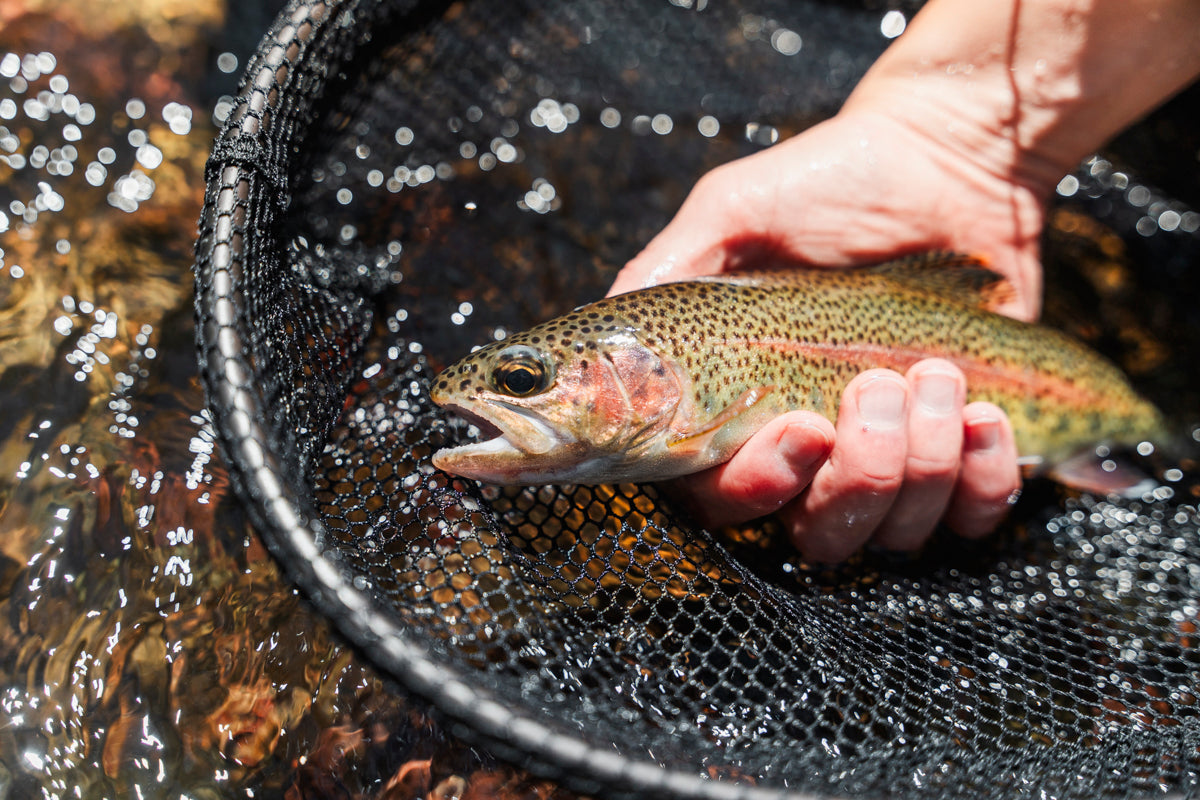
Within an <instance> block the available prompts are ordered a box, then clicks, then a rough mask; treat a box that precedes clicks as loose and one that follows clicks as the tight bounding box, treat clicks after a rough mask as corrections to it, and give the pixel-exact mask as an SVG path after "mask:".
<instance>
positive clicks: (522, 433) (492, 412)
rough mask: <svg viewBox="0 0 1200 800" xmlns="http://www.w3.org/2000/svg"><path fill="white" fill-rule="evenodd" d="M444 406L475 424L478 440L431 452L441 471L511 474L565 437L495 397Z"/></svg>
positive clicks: (489, 475)
mask: <svg viewBox="0 0 1200 800" xmlns="http://www.w3.org/2000/svg"><path fill="white" fill-rule="evenodd" d="M443 408H445V409H446V410H447V411H450V412H452V413H454V414H457V415H458V416H459V417H461V418H462V419H464V420H465V421H466V422H468V423H469V424H471V425H473V426H475V428H476V429H478V431H479V435H480V437H481V438H480V440H479V441H475V442H470V443H468V444H463V445H458V446H457V447H446V448H443V449H441V450H438V451H437V452H436V453H434V454H433V465H434V466H435V467H437V468H438V469H440V470H443V471H445V472H450V473H453V474H455V475H461V476H463V477H467V478H475V479H476V480H484V481H487V480H496V479H499V478H502V477H511V471H512V470H513V468H514V467H516V466H517V465H518V463H520V465H521V466H526V467H527V466H528V464H527V459H528V457H529V456H531V455H532V456H538V455H543V454H545V453H549V452H550V451H551V450H553V449H554V448H556V447H558V446H559V445H560V444H562V443H563V442H564V441H565V439H564V437H562V436H561V435H559V433H558V432H557V431H555V430H554V429H553V428H552V427H551V426H550V425H549V424H548V423H547V422H546V421H545V420H543V419H542V418H541V417H540V416H539V415H537V414H536V413H534V412H532V411H530V410H528V409H526V408H522V407H521V406H517V405H513V404H510V403H506V402H503V401H498V400H487V399H483V400H478V401H476V402H471V403H469V404H464V403H446V404H445V405H444V406H443Z"/></svg>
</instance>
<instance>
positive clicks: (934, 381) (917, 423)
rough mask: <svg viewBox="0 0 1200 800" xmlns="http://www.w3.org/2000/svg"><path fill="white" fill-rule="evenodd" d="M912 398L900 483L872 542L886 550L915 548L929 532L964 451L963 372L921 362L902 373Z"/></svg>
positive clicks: (937, 362) (935, 362)
mask: <svg viewBox="0 0 1200 800" xmlns="http://www.w3.org/2000/svg"><path fill="white" fill-rule="evenodd" d="M905 377H906V378H907V380H908V384H909V386H910V387H911V391H912V395H913V399H912V403H911V405H910V407H909V412H908V451H907V456H906V458H905V463H904V483H903V484H902V485H901V487H900V492H899V494H898V495H897V496H896V500H895V502H893V503H892V507H891V509H890V510H889V511H888V514H887V517H886V518H885V519H884V520H883V523H882V524H881V525H880V527H879V529H878V530H876V532H875V536H874V541H875V543H876V544H878V545H879V546H881V547H885V548H888V549H890V550H913V549H916V548H917V547H920V546H921V545H922V544H923V543H924V542H925V540H926V539H927V538H928V537H929V534H931V533H932V532H933V529H934V527H935V526H936V525H937V522H938V520H939V519H940V518H941V516H942V514H943V513H944V512H945V511H946V506H947V505H948V504H949V502H950V495H951V492H953V490H954V483H955V480H956V479H957V478H958V468H959V462H960V461H961V459H962V448H963V417H962V412H963V403H964V402H965V400H966V394H967V386H966V379H965V378H964V377H963V374H962V370H960V369H959V368H958V367H956V366H954V365H953V364H951V363H950V362H949V361H945V360H943V359H927V360H925V361H921V362H919V363H917V364H915V365H913V367H912V368H911V369H909V371H908V373H907V374H906V375H905Z"/></svg>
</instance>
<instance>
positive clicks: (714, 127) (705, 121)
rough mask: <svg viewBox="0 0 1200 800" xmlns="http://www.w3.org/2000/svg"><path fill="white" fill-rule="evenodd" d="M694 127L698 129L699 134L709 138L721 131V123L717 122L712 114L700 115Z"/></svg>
mask: <svg viewBox="0 0 1200 800" xmlns="http://www.w3.org/2000/svg"><path fill="white" fill-rule="evenodd" d="M696 127H697V128H698V129H699V131H700V135H701V136H707V137H709V138H712V137H713V136H716V135H717V134H718V133H720V132H721V123H720V122H718V121H717V118H716V117H713V116H703V117H701V118H700V122H699V123H698V124H697V125H696Z"/></svg>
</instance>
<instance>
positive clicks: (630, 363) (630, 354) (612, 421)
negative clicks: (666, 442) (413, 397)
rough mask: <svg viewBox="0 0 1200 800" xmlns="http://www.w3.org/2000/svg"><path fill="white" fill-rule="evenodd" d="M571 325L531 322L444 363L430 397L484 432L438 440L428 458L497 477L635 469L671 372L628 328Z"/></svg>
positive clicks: (662, 410)
mask: <svg viewBox="0 0 1200 800" xmlns="http://www.w3.org/2000/svg"><path fill="white" fill-rule="evenodd" d="M578 327H585V328H589V330H587V331H585V332H580V331H579V330H577V329H570V328H569V327H568V328H567V329H562V328H559V329H555V328H550V329H547V328H546V327H545V326H543V327H540V328H534V329H532V330H530V331H527V332H525V333H523V334H518V335H517V336H514V337H511V338H510V339H507V340H505V341H503V342H494V343H492V344H490V345H487V346H485V347H483V348H480V349H479V350H476V351H475V352H474V353H472V354H471V355H469V356H467V357H466V358H464V359H463V360H461V361H459V362H458V363H457V364H454V365H453V366H451V367H449V368H448V369H446V370H445V371H444V372H442V374H441V375H439V376H438V377H437V378H436V379H435V380H434V383H433V388H432V390H431V397H432V399H433V401H434V402H435V403H437V404H438V405H439V406H442V407H444V408H446V409H447V410H449V411H453V412H455V413H456V414H458V415H459V416H461V417H463V418H465V419H466V420H468V421H469V422H471V423H473V424H474V425H475V426H476V427H477V428H478V429H479V431H480V433H481V434H482V435H484V436H485V437H488V438H485V439H484V440H482V441H478V442H474V443H470V444H466V445H461V446H458V447H451V448H446V449H443V450H439V451H438V452H437V453H435V454H434V456H433V464H434V466H436V467H437V468H438V469H441V470H445V471H446V472H450V473H453V474H455V475H460V476H463V477H467V478H473V479H475V480H479V481H483V482H486V483H501V484H539V483H564V482H567V483H606V482H611V481H614V480H626V479H628V480H634V479H637V478H636V476H635V477H628V476H627V475H626V472H625V470H627V465H629V464H635V463H638V462H639V461H641V460H642V456H644V454H645V450H646V448H647V447H648V446H650V444H651V443H652V442H653V441H656V440H661V439H662V438H664V437H663V436H662V435H661V434H662V431H663V430H664V429H665V428H666V426H667V425H668V424H669V423H670V420H671V417H672V415H673V414H674V412H675V409H676V407H677V406H678V405H679V400H680V397H681V391H680V383H679V378H678V375H677V373H676V372H675V370H673V369H672V368H671V367H670V366H669V365H668V364H667V363H665V362H664V360H663V359H662V358H660V356H659V355H658V354H657V353H656V352H655V351H654V350H653V349H651V348H650V347H647V346H646V345H645V344H643V343H642V342H641V341H640V340H639V339H638V337H637V335H636V332H634V331H630V330H628V329H623V328H621V327H620V326H615V325H614V326H606V327H601V326H596V327H594V328H593V327H591V326H576V328H578Z"/></svg>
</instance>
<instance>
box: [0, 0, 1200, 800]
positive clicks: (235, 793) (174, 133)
mask: <svg viewBox="0 0 1200 800" xmlns="http://www.w3.org/2000/svg"><path fill="white" fill-rule="evenodd" d="M4 13H6V14H7V12H4ZM271 13H272V9H267V8H262V7H243V6H236V5H235V6H231V7H230V8H225V7H224V6H222V5H221V4H220V3H217V2H198V3H191V4H189V5H188V7H187V8H186V9H183V10H180V9H177V8H174V7H172V6H171V5H170V4H167V3H164V4H159V3H156V2H145V3H138V4H129V5H127V6H121V7H117V6H111V7H110V6H103V7H100V8H99V9H98V8H97V7H96V6H95V5H94V4H88V3H83V2H77V3H76V2H71V0H63V2H60V3H58V4H56V5H54V6H52V7H51V11H50V12H49V13H43V14H25V15H17V16H15V17H10V16H4V17H3V19H4V25H3V29H2V31H0V250H2V251H3V252H0V606H2V607H3V612H4V613H2V614H0V800H8V798H24V797H57V796H64V797H65V796H78V797H96V798H99V797H113V796H135V795H136V796H154V797H168V798H174V797H191V798H201V797H211V798H215V797H251V796H254V797H264V796H265V797H282V796H285V795H286V796H288V797H327V796H354V797H357V796H379V795H382V794H383V793H384V792H385V791H392V792H395V793H396V794H397V795H400V796H414V795H425V794H426V793H432V794H433V796H436V797H451V796H454V797H457V796H460V795H462V794H463V793H464V792H465V791H467V790H468V788H472V789H474V790H476V791H479V792H481V793H488V792H491V793H493V794H495V793H511V794H522V793H527V794H528V793H534V792H535V791H536V792H540V793H542V794H543V795H549V794H552V793H554V792H556V791H557V790H556V789H555V788H554V787H553V786H550V785H549V784H535V783H533V782H531V780H530V779H529V778H528V777H527V776H525V775H523V774H522V773H519V772H516V771H514V770H511V769H508V768H503V767H497V766H495V765H493V764H492V763H490V762H488V761H486V760H485V759H483V758H482V757H481V756H479V755H478V754H476V753H475V752H473V751H471V750H469V749H467V748H465V747H464V746H463V745H461V744H460V743H458V742H456V741H455V740H453V739H451V738H449V737H448V736H446V735H445V734H443V733H442V732H440V731H439V730H438V729H437V728H436V727H435V726H434V725H433V724H432V723H431V722H430V721H429V720H428V718H427V717H425V716H424V715H423V714H422V713H421V711H420V710H419V709H418V708H416V707H414V706H413V705H412V704H411V703H410V702H409V701H408V700H407V699H406V698H404V697H403V696H402V695H400V694H398V693H396V692H394V691H392V690H391V689H390V688H389V687H388V686H387V685H386V684H385V683H384V682H383V681H382V680H381V678H380V677H379V676H378V675H376V674H375V673H374V672H373V671H372V670H371V669H370V668H369V667H367V666H366V665H364V664H363V663H362V661H361V660H360V659H358V658H357V657H356V656H355V655H354V654H353V653H352V652H351V651H349V650H348V649H347V648H345V647H344V646H343V645H342V644H341V643H340V642H339V640H338V639H337V638H336V636H335V635H334V634H333V633H332V632H331V631H330V630H329V628H328V626H327V625H326V624H325V623H324V622H323V621H322V620H321V619H319V618H317V617H316V616H315V615H314V613H313V612H312V611H311V610H310V609H309V608H308V607H307V606H306V605H305V604H304V603H303V601H302V600H301V599H300V598H298V597H297V596H296V594H295V593H294V591H293V590H292V588H291V587H290V585H289V584H288V583H287V582H286V581H284V580H283V579H282V577H281V575H280V573H279V570H278V569H277V567H276V566H275V564H274V563H273V562H272V561H271V559H270V558H269V557H268V555H267V554H266V552H265V551H264V549H263V548H262V546H261V544H260V542H259V541H258V539H257V538H256V537H255V535H254V533H253V532H252V531H251V530H250V528H249V526H248V524H247V522H246V520H245V517H244V514H243V511H242V507H241V505H240V503H239V502H238V501H236V500H235V499H233V498H231V497H230V495H229V487H228V482H227V479H226V474H225V471H224V468H223V466H222V465H221V463H220V458H219V456H218V454H217V453H216V452H215V451H214V447H213V431H212V427H211V422H210V420H209V419H208V417H207V416H206V414H205V411H204V398H203V393H202V391H201V389H200V387H199V385H198V383H197V378H196V369H195V354H194V349H193V339H192V308H191V302H192V286H191V279H192V278H191V271H190V265H191V247H192V239H193V236H194V228H195V220H196V218H197V216H198V213H199V208H200V201H201V192H202V188H203V165H204V160H205V158H206V157H207V154H208V147H209V145H210V143H211V140H212V136H213V134H214V130H215V127H214V126H215V124H216V123H217V122H219V120H220V118H221V115H222V114H223V113H225V112H227V110H228V103H227V101H224V100H222V99H221V96H222V95H223V94H224V93H227V92H230V91H232V89H233V86H234V82H235V76H236V75H237V72H238V70H239V69H240V66H241V65H244V63H245V58H246V54H247V53H248V52H249V50H250V48H251V47H252V46H253V45H254V44H255V41H256V39H257V35H258V32H260V31H263V30H265V28H266V26H267V22H268V20H269V18H270V16H271ZM239 15H240V16H239ZM893 25H894V23H893ZM771 44H772V46H773V47H775V48H776V49H777V50H778V51H779V52H780V53H785V54H786V53H787V52H790V51H793V50H795V49H796V48H801V47H804V46H808V45H807V44H805V43H803V42H802V40H801V39H800V37H799V35H798V34H795V33H794V32H792V31H790V30H788V31H786V32H785V33H783V34H780V35H778V36H773V37H772V40H771ZM568 106H569V104H567V103H566V102H565V101H564V102H563V103H562V104H559V103H557V101H556V102H555V103H554V104H553V105H550V104H547V105H546V106H545V107H544V108H543V107H541V106H539V109H538V113H539V115H540V116H539V117H538V120H539V121H540V122H541V123H542V125H544V126H545V127H547V128H548V129H550V130H553V129H554V128H555V127H557V126H560V125H570V124H572V119H571V115H572V113H573V112H572V110H571V108H570V107H568ZM705 119H712V120H713V121H712V122H711V123H704V124H706V125H709V126H710V128H711V126H712V125H714V124H715V118H705ZM532 124H535V125H536V124H537V121H534V122H533V123H532ZM637 124H639V125H640V124H642V123H641V122H638V123H637ZM671 124H672V121H671V120H670V118H663V117H661V116H659V115H655V114H648V115H646V117H645V120H644V125H645V127H646V129H647V130H648V131H650V132H652V133H655V134H659V135H666V133H668V132H670V130H671V128H670V127H669V126H670V125H671ZM700 132H701V133H702V134H703V135H705V136H710V135H715V134H716V133H717V132H718V131H717V130H716V129H711V133H710V132H706V129H705V128H701V130H700ZM396 135H397V136H401V135H403V134H402V133H401V132H400V131H397V133H396ZM408 135H411V131H409V133H408ZM778 135H779V133H778V131H776V130H775V129H774V128H766V127H764V128H762V129H756V130H755V132H754V136H755V137H756V141H758V140H761V142H759V143H762V144H766V143H769V142H770V141H773V139H774V137H778ZM504 152H505V151H504V150H503V148H502V147H501V148H497V152H496V153H494V154H493V155H494V156H495V157H496V159H503V157H504ZM484 155H487V154H484ZM464 157H465V156H464ZM481 158H482V156H481ZM481 163H482V162H481ZM1101 173H1102V174H1101ZM1105 176H1107V177H1105ZM386 177H387V176H384V175H382V173H381V174H380V177H379V180H381V181H382V180H384V179H385V178H386ZM391 177H392V178H395V179H397V180H399V178H398V177H397V176H395V175H393V176H391ZM405 177H406V179H407V178H408V176H405ZM414 177H415V178H416V179H418V180H419V177H420V176H415V175H414ZM1097 179H1098V180H1099V179H1103V180H1108V181H1109V182H1110V183H1111V182H1112V181H1113V180H1115V179H1114V178H1112V176H1111V174H1109V173H1106V172H1104V171H1103V170H1101V171H1100V173H1098V175H1097ZM371 180H372V179H371V178H370V177H369V176H368V183H369V182H370V181H371ZM385 185H386V184H385ZM1088 191H1089V190H1088V188H1087V187H1086V186H1083V187H1082V188H1081V186H1080V184H1079V182H1078V181H1076V184H1075V186H1074V187H1073V188H1072V190H1071V195H1072V196H1076V195H1079V196H1081V197H1083V196H1086V195H1087V192H1088ZM1146 191H1147V193H1148V194H1147V197H1146V201H1145V202H1144V203H1142V204H1141V205H1140V206H1139V207H1144V208H1145V213H1141V212H1139V216H1138V217H1137V220H1136V221H1135V222H1134V223H1133V224H1135V225H1136V224H1137V223H1140V221H1141V219H1142V218H1151V217H1152V218H1153V220H1154V222H1155V230H1154V231H1152V230H1150V227H1149V225H1148V223H1143V224H1142V225H1141V227H1140V228H1138V229H1137V230H1138V232H1139V235H1143V236H1145V237H1146V239H1147V242H1148V245H1149V244H1151V243H1152V242H1158V241H1161V237H1160V238H1155V237H1156V236H1158V234H1156V231H1163V232H1164V234H1167V233H1170V234H1173V235H1182V234H1183V233H1187V232H1188V231H1187V228H1188V226H1189V225H1191V222H1190V220H1192V219H1193V218H1192V217H1187V216H1186V214H1187V213H1189V212H1182V213H1179V212H1176V211H1175V209H1174V208H1172V207H1168V206H1164V207H1162V208H1160V209H1158V210H1156V211H1155V212H1154V213H1153V214H1151V213H1150V211H1151V209H1152V208H1153V207H1154V200H1153V198H1152V197H1151V195H1150V194H1149V191H1150V190H1149V189H1147V190H1146ZM1063 193H1064V194H1065V193H1066V187H1064V189H1063ZM1097 196H1098V197H1099V195H1097ZM558 199H559V195H558V189H556V187H554V186H552V185H549V184H537V183H536V182H535V183H533V184H531V185H530V186H529V192H528V194H527V195H526V196H525V198H524V200H523V202H524V203H525V208H527V209H528V210H531V211H535V212H537V213H553V212H554V211H556V210H557V208H556V206H555V202H556V200H558ZM1100 200H1101V201H1102V200H1103V198H1100ZM1071 213H1073V212H1070V213H1068V212H1064V214H1065V215H1066V216H1063V217H1062V218H1060V219H1058V220H1057V222H1056V225H1057V227H1056V230H1057V232H1058V233H1057V235H1059V236H1061V237H1064V241H1063V242H1060V243H1059V251H1058V252H1060V253H1071V252H1073V251H1072V250H1071V248H1072V247H1076V248H1077V249H1078V251H1079V253H1081V254H1082V255H1085V256H1086V255H1088V253H1089V252H1090V250H1088V248H1089V247H1092V246H1093V245H1094V244H1095V243H1096V242H1100V248H1101V250H1103V249H1104V248H1103V246H1102V245H1103V241H1104V240H1103V238H1102V237H1101V236H1100V235H1099V234H1091V233H1089V232H1088V231H1087V230H1085V228H1086V226H1087V224H1088V223H1087V220H1086V218H1084V217H1078V216H1071ZM1171 214H1175V215H1176V216H1171ZM1176 217H1178V219H1176ZM1143 229H1145V232H1144V233H1143V232H1142V231H1143ZM1192 230H1193V231H1194V228H1192ZM1071 237H1077V238H1078V240H1079V241H1078V242H1075V240H1074V239H1071ZM1165 247H1167V248H1168V249H1170V248H1171V245H1170V243H1168V244H1167V245H1165ZM1171 252H1175V251H1174V250H1171ZM1193 252H1194V251H1193ZM1142 257H1143V258H1144V259H1150V258H1152V257H1153V253H1151V254H1150V255H1148V256H1147V255H1143V256H1142ZM1078 260H1079V261H1080V262H1081V263H1091V262H1087V260H1086V259H1083V258H1081V259H1078ZM1192 263H1194V261H1187V262H1186V263H1183V264H1181V265H1179V266H1170V265H1167V266H1165V267H1164V268H1163V269H1161V270H1160V271H1159V272H1157V273H1156V274H1155V275H1154V276H1151V277H1150V278H1146V277H1145V276H1142V279H1143V280H1145V281H1146V282H1147V283H1148V284H1149V289H1150V291H1151V292H1152V294H1150V295H1149V297H1151V298H1152V299H1154V300H1155V302H1156V303H1159V300H1160V299H1161V297H1162V296H1168V295H1170V294H1171V289H1172V283H1171V281H1172V280H1174V279H1179V278H1180V277H1181V276H1184V275H1185V273H1186V270H1187V268H1188V267H1189V265H1190V264H1192ZM1106 269H1108V267H1106V266H1105V262H1103V261H1102V260H1097V261H1096V266H1095V270H1093V272H1092V273H1087V274H1084V275H1083V276H1082V277H1078V276H1077V280H1076V283H1074V284H1073V285H1074V286H1075V287H1079V286H1086V287H1089V288H1087V289H1086V291H1085V297H1084V298H1083V302H1084V305H1085V306H1089V305H1090V306H1093V307H1097V308H1100V310H1101V311H1102V315H1103V316H1104V319H1105V321H1104V322H1103V324H1099V323H1095V322H1094V321H1093V320H1092V319H1090V318H1088V317H1086V316H1082V315H1076V319H1079V320H1083V321H1084V322H1086V323H1087V324H1086V325H1085V324H1082V323H1081V324H1080V327H1082V328H1085V329H1084V330H1081V331H1077V332H1080V333H1083V334H1087V333H1088V330H1087V329H1086V328H1088V326H1089V325H1090V326H1091V329H1092V333H1093V337H1092V338H1095V337H1096V335H1101V336H1108V337H1109V338H1114V339H1115V338H1120V337H1119V336H1118V334H1119V333H1120V332H1124V334H1126V335H1125V338H1124V339H1122V341H1121V347H1122V348H1124V350H1123V351H1122V352H1126V353H1127V354H1128V356H1129V357H1128V360H1127V361H1125V362H1124V363H1125V365H1126V367H1127V368H1134V369H1138V368H1139V367H1141V368H1143V373H1144V374H1143V378H1145V379H1146V380H1148V381H1149V382H1150V383H1152V384H1155V385H1157V387H1158V389H1159V392H1158V394H1159V396H1160V397H1164V396H1168V395H1173V396H1174V397H1176V398H1177V403H1178V405H1179V406H1180V407H1181V408H1186V407H1193V406H1192V405H1191V404H1192V403H1193V401H1194V399H1195V397H1196V391H1195V388H1194V387H1190V386H1179V385H1178V384H1179V382H1180V381H1181V380H1182V379H1181V378H1179V377H1178V375H1179V373H1180V371H1178V370H1176V371H1174V372H1172V371H1170V370H1166V369H1164V368H1163V365H1164V364H1167V363H1169V360H1168V356H1169V355H1170V352H1169V351H1170V346H1171V344H1170V341H1171V334H1172V333H1173V332H1175V333H1178V332H1180V331H1182V332H1184V333H1186V334H1187V336H1188V341H1195V340H1196V336H1195V335H1194V331H1195V329H1196V327H1197V325H1196V319H1195V317H1196V315H1195V314H1194V313H1191V314H1189V313H1187V309H1188V308H1192V307H1194V305H1189V304H1188V303H1189V301H1182V302H1181V301H1179V298H1178V297H1175V298H1173V299H1175V300H1176V304H1175V306H1174V308H1175V309H1176V310H1175V311H1174V312H1173V314H1174V315H1173V316H1170V315H1169V316H1166V317H1163V316H1161V315H1158V316H1153V315H1147V317H1146V318H1138V317H1137V315H1136V314H1134V315H1133V316H1132V317H1131V316H1130V312H1129V311H1128V307H1129V306H1130V304H1129V303H1128V302H1127V295H1122V294H1121V293H1120V292H1119V291H1116V289H1120V285H1119V282H1120V281H1119V280H1118V279H1121V280H1123V278H1121V275H1120V274H1119V273H1112V274H1110V273H1111V270H1110V271H1109V272H1105V270H1106ZM1172 270H1174V272H1172ZM1085 273H1086V270H1085ZM1106 276H1107V277H1106ZM1114 276H1115V277H1114ZM1126 277H1127V276H1126ZM1114 281H1117V283H1114ZM1114 286H1115V287H1116V289H1114V291H1113V292H1112V293H1109V294H1106V293H1105V291H1104V289H1105V287H1109V288H1112V287H1114ZM1160 307H1161V308H1165V307H1166V306H1165V305H1164V304H1162V303H1159V305H1156V306H1155V308H1160ZM1121 308H1125V309H1126V311H1124V312H1122V311H1120V310H1119V309H1121ZM455 309H456V311H455V312H454V313H456V314H458V315H460V316H461V317H463V318H466V317H469V316H471V314H472V313H473V312H475V309H474V308H470V307H464V305H463V304H458V305H456V306H455ZM1051 310H1052V311H1053V309H1051ZM1122 313H1123V314H1125V316H1123V317H1122V316H1121V314H1122ZM1060 316H1063V317H1068V316H1071V315H1069V314H1061V313H1060ZM1113 320H1116V321H1115V322H1114V321H1113ZM453 321H454V324H456V325H457V324H460V321H459V320H453ZM1097 331H1099V333H1098V334H1097ZM1118 349H1119V348H1118ZM1154 370H1158V371H1157V372H1154ZM1149 373H1152V374H1149ZM1172 376H1175V377H1172ZM385 787H391V788H390V790H389V789H386V788H385Z"/></svg>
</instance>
